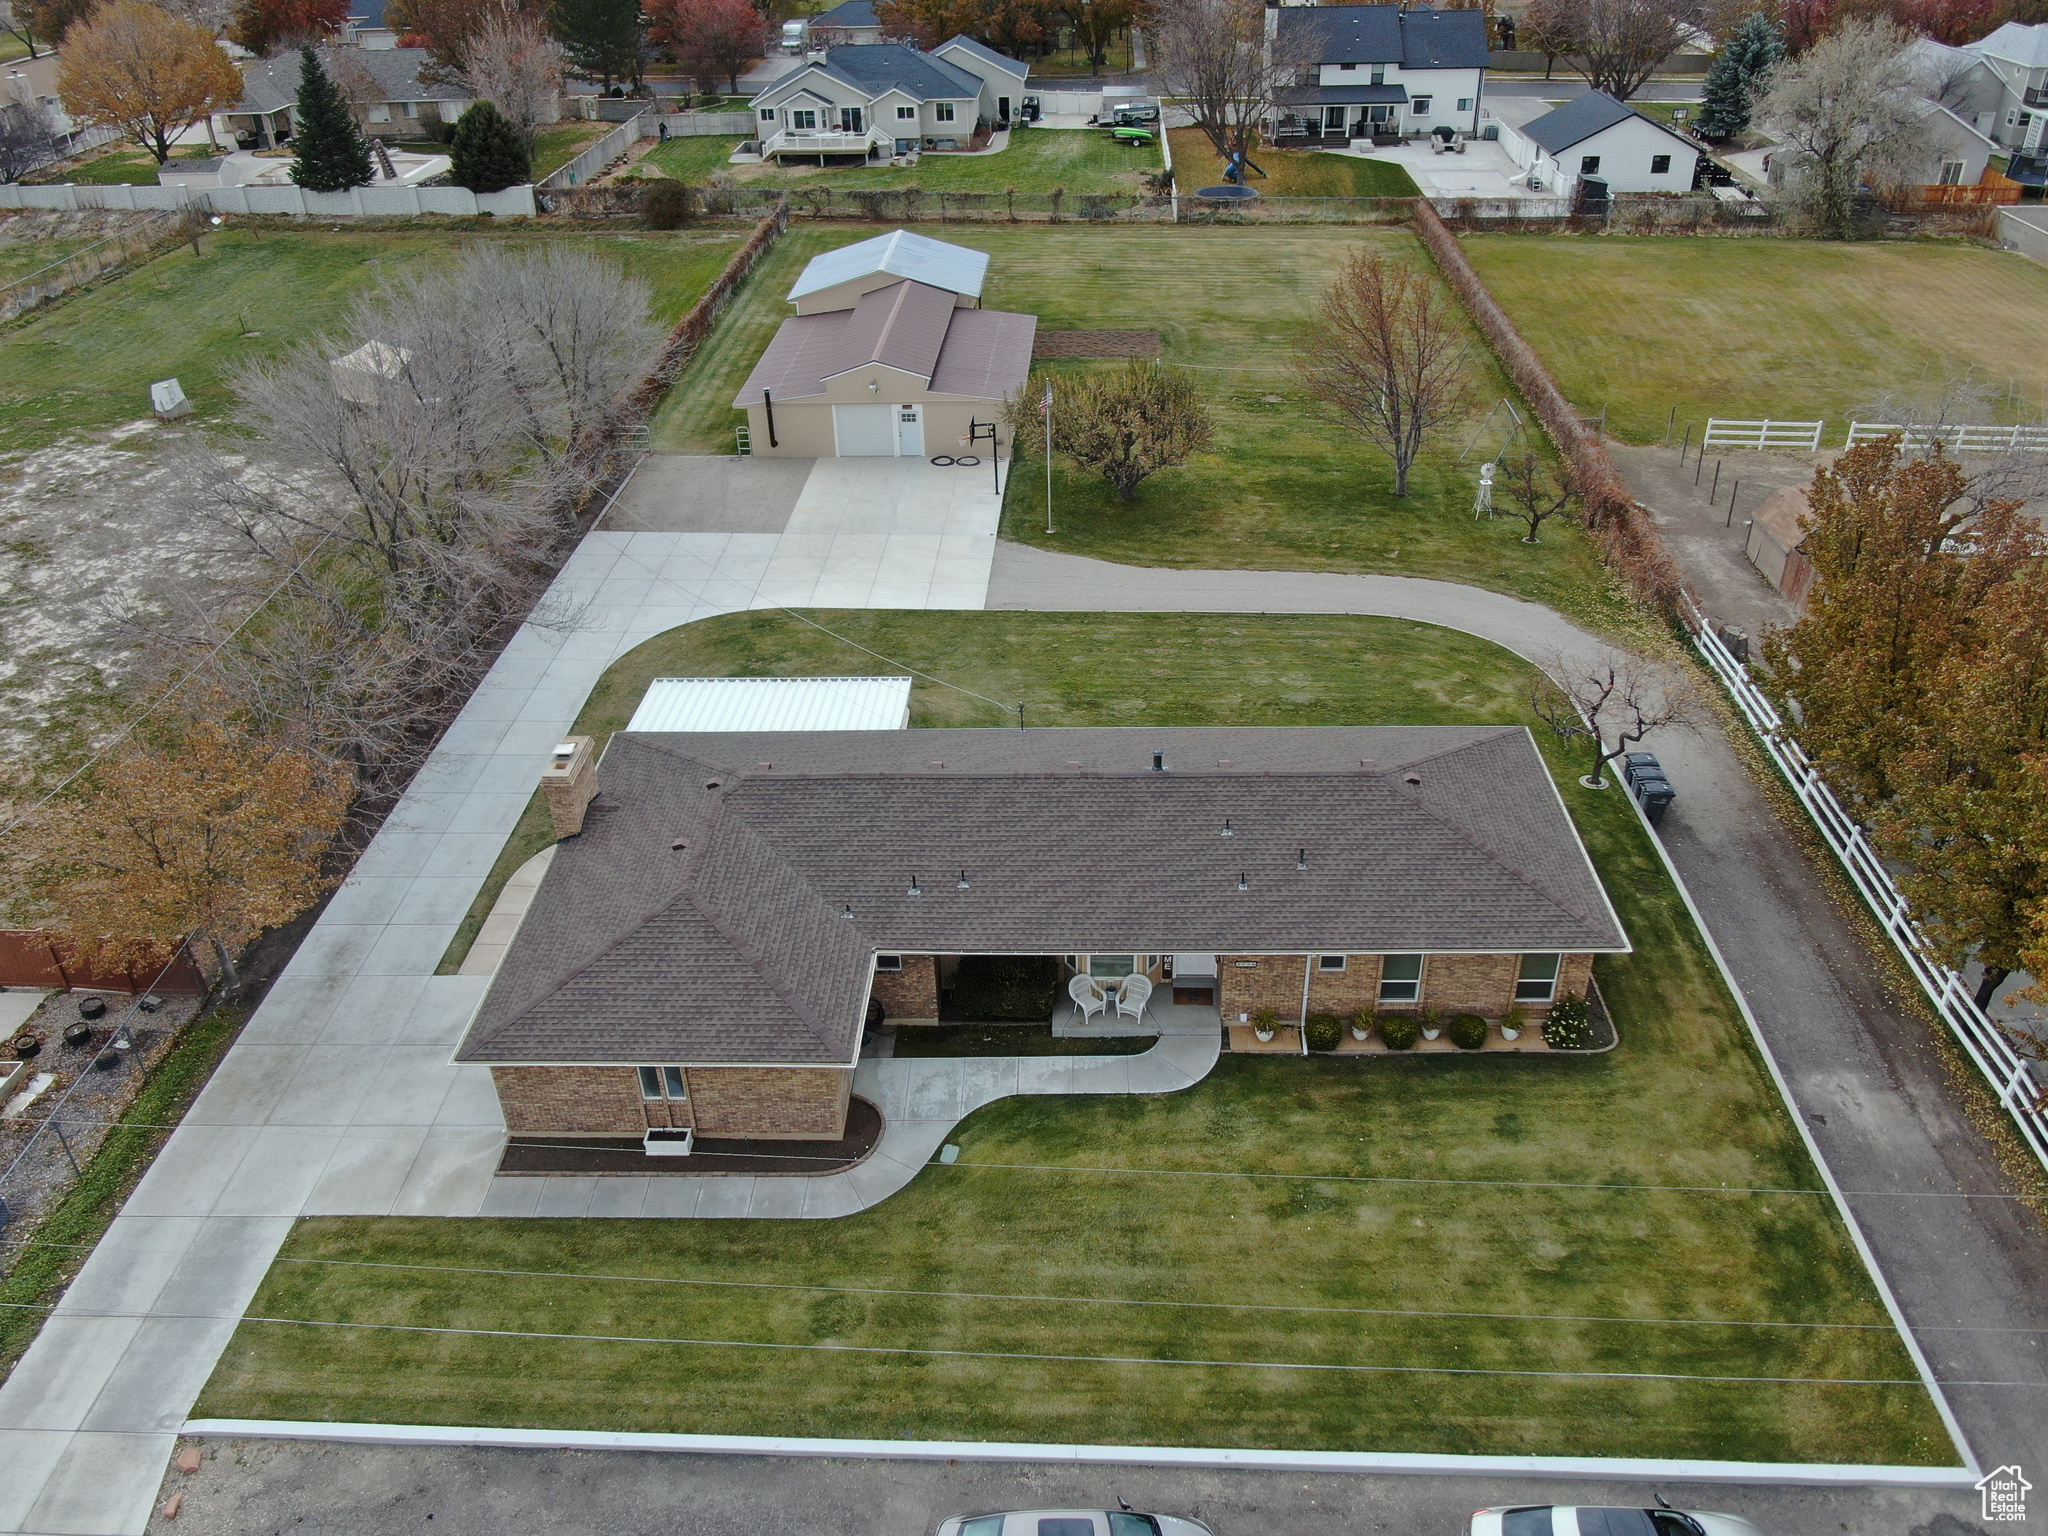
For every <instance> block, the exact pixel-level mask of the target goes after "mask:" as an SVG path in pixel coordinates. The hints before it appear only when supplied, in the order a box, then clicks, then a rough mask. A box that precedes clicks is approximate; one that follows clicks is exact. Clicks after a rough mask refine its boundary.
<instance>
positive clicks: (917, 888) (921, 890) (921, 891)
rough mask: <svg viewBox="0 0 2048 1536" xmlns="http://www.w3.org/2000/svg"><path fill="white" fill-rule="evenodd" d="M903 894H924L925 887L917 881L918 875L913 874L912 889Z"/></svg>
mask: <svg viewBox="0 0 2048 1536" xmlns="http://www.w3.org/2000/svg"><path fill="white" fill-rule="evenodd" d="M903 894H904V895H906V896H922V895H923V894H924V887H923V886H921V885H919V884H918V883H917V876H915V875H912V876H911V877H910V889H909V890H907V891H905V892H904V893H903Z"/></svg>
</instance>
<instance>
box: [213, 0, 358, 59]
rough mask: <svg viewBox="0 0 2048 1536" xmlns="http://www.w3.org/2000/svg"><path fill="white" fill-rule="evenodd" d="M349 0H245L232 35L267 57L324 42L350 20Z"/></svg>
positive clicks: (237, 15) (230, 29) (234, 23)
mask: <svg viewBox="0 0 2048 1536" xmlns="http://www.w3.org/2000/svg"><path fill="white" fill-rule="evenodd" d="M348 4H349V0H241V4H239V5H237V6H236V7H235V19H234V22H233V24H232V25H231V26H229V28H228V36H229V37H231V38H233V39H234V40H235V41H236V42H238V43H240V44H241V45H242V46H243V47H244V48H246V49H248V50H249V51H250V52H251V53H260V54H263V55H265V56H266V57H267V56H268V55H270V54H273V53H276V52H278V51H279V50H280V49H284V48H297V47H300V46H302V45H304V44H307V43H323V42H325V41H327V40H328V39H329V38H331V37H333V36H334V34H335V33H337V32H339V31H340V30H341V29H342V26H343V24H344V23H346V22H347V21H348Z"/></svg>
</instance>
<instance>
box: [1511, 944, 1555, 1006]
mask: <svg viewBox="0 0 2048 1536" xmlns="http://www.w3.org/2000/svg"><path fill="white" fill-rule="evenodd" d="M1560 958H1562V957H1561V956H1558V955H1524V956H1522V974H1521V975H1520V977H1518V978H1517V979H1516V981H1515V1001H1516V1002H1518V1003H1547V1002H1549V1001H1550V1000H1551V999H1552V998H1553V997H1555V996H1557V963H1558V961H1559V959H1560Z"/></svg>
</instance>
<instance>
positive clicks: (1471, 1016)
mask: <svg viewBox="0 0 2048 1536" xmlns="http://www.w3.org/2000/svg"><path fill="white" fill-rule="evenodd" d="M1444 1033H1445V1034H1447V1035H1449V1036H1450V1037H1451V1044H1453V1045H1455V1046H1456V1047H1457V1048H1458V1049H1459V1050H1461V1051H1476V1050H1478V1049H1479V1048H1480V1047H1481V1046H1483V1045H1485V1044H1486V1020H1484V1019H1482V1018H1481V1017H1480V1016H1479V1015H1478V1014H1476V1013H1461V1014H1459V1015H1458V1016H1457V1017H1456V1018H1455V1019H1453V1020H1451V1027H1450V1028H1449V1029H1447V1030H1445V1031H1444Z"/></svg>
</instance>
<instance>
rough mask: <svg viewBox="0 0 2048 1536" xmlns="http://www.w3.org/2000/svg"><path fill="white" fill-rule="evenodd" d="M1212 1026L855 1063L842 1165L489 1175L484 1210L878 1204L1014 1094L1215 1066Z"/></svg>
mask: <svg viewBox="0 0 2048 1536" xmlns="http://www.w3.org/2000/svg"><path fill="white" fill-rule="evenodd" d="M1222 1049H1223V1031H1222V1027H1221V1025H1220V1024H1216V1025H1211V1026H1210V1027H1209V1028H1208V1029H1206V1030H1204V1031H1202V1032H1200V1033H1188V1034H1163V1035H1161V1036H1160V1039H1159V1043H1158V1044H1157V1045H1155V1046H1153V1047H1152V1049H1150V1050H1149V1051H1141V1052H1139V1053H1138V1054H1137V1055H1135V1056H910V1057H884V1058H882V1059H880V1060H874V1061H863V1062H862V1063H861V1064H860V1065H859V1067H857V1068H856V1069H855V1070H854V1074H853V1091H854V1092H855V1093H857V1094H859V1095H860V1096H861V1097H862V1098H864V1099H867V1100H868V1101H869V1102H871V1103H872V1104H874V1106H875V1107H876V1108H877V1109H879V1110H881V1112H882V1115H883V1118H884V1120H885V1121H886V1124H885V1125H884V1127H883V1130H882V1139H881V1141H880V1142H879V1143H877V1144H876V1147H875V1150H874V1151H873V1152H872V1153H870V1154H869V1155H868V1156H867V1157H866V1158H865V1159H863V1160H862V1161H861V1162H859V1163H857V1164H855V1165H854V1166H853V1167H851V1168H848V1169H846V1170H844V1171H843V1172H840V1173H823V1174H816V1175H809V1176H797V1177H791V1176H788V1175H775V1174H769V1175H765V1176H755V1175H752V1174H715V1173H714V1174H661V1175H658V1176H649V1177H644V1178H635V1177H630V1176H627V1177H612V1176H607V1177H602V1178H577V1177H565V1176H560V1175H550V1176H546V1177H539V1178H533V1177H528V1178H496V1179H493V1180H491V1189H490V1193H489V1194H488V1195H487V1196H486V1197H485V1198H484V1204H483V1209H482V1210H481V1211H480V1212H479V1213H478V1214H479V1215H483V1216H661V1217H692V1216H696V1217H735V1216H746V1217H753V1218H757V1219H758V1218H764V1217H766V1218H782V1219H790V1220H808V1221H816V1220H820V1219H824V1218H829V1217H833V1216H851V1215H853V1214H854V1212H856V1211H864V1210H866V1209H867V1208H868V1207H869V1206H871V1205H879V1204H880V1203H881V1202H882V1201H884V1200H886V1199H888V1198H889V1197H890V1196H891V1195H893V1194H895V1193H896V1191H897V1190H899V1189H901V1188H903V1186H904V1185H906V1184H908V1183H909V1182H910V1181H911V1180H912V1179H914V1178H916V1177H917V1175H918V1174H919V1173H920V1172H922V1171H923V1169H924V1167H925V1166H926V1164H928V1163H930V1162H931V1160H932V1155H933V1154H934V1153H936V1152H937V1151H938V1150H939V1148H940V1146H941V1145H943V1144H944V1142H945V1140H946V1137H947V1136H949V1135H950V1134H952V1130H953V1127H954V1126H956V1125H958V1124H959V1123H960V1122H961V1121H962V1120H964V1119H966V1118H967V1117H968V1116H969V1115H971V1114H972V1113H974V1111H975V1110H977V1109H979V1108H981V1107H982V1105H984V1104H993V1103H994V1102H995V1101H996V1100H997V1099H1006V1098H1009V1097H1011V1096H1012V1095H1013V1094H1020V1093H1178V1092H1179V1091H1180V1090H1181V1089H1183V1088H1192V1087H1193V1086H1194V1085H1195V1084H1196V1083H1199V1082H1200V1081H1201V1080H1202V1079H1203V1078H1205V1077H1207V1076H1208V1075H1209V1073H1210V1072H1211V1071H1212V1070H1214V1068H1215V1066H1216V1060H1217V1058H1218V1057H1219V1056H1220V1055H1221V1054H1222Z"/></svg>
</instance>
